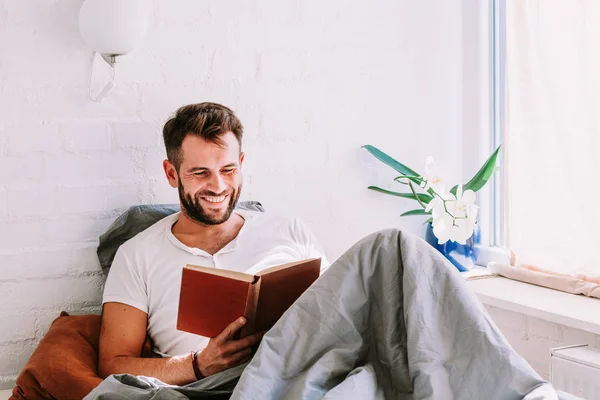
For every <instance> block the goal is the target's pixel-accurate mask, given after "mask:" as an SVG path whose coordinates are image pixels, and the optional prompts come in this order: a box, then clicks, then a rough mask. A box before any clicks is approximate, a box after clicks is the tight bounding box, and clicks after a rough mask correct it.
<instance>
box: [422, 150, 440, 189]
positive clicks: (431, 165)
mask: <svg viewBox="0 0 600 400" xmlns="http://www.w3.org/2000/svg"><path fill="white" fill-rule="evenodd" d="M421 187H422V188H423V189H424V190H425V191H427V190H429V188H432V189H433V190H434V191H435V192H436V193H444V192H445V191H446V185H444V183H443V182H442V178H441V176H440V173H439V170H438V168H437V166H436V164H435V162H434V161H433V157H431V156H429V157H427V160H425V176H424V177H423V182H421Z"/></svg>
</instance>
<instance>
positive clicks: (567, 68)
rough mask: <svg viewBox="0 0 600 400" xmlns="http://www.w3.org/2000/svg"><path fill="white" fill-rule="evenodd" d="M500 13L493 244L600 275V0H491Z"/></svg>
mask: <svg viewBox="0 0 600 400" xmlns="http://www.w3.org/2000/svg"><path fill="white" fill-rule="evenodd" d="M494 13H495V15H494V21H495V23H494V25H495V29H494V32H495V35H494V43H495V48H494V74H493V75H494V77H495V78H494V99H495V101H494V104H495V106H494V113H493V115H494V117H493V125H494V129H493V130H494V136H495V138H496V139H497V140H500V139H502V142H503V143H504V156H505V157H504V160H503V164H502V165H503V168H502V172H501V175H498V176H497V177H496V180H495V182H493V188H494V193H493V195H492V197H493V199H494V201H493V202H494V206H493V207H494V218H493V220H494V240H493V242H494V243H493V244H505V245H506V246H508V247H509V248H511V249H512V250H513V251H514V252H515V254H516V256H517V263H531V264H534V265H537V266H540V267H542V268H547V269H552V270H556V271H561V272H571V273H572V272H583V273H588V274H592V275H595V276H598V275H600V261H598V257H597V255H596V246H598V243H597V242H598V241H599V240H600V234H599V233H597V231H596V229H595V228H596V227H600V190H599V189H598V187H599V186H598V184H600V42H599V39H598V38H600V2H599V1H573V0H553V1H542V0H537V1H536V0H532V1H512V2H507V3H506V4H505V3H504V1H503V0H495V5H494ZM503 66H504V68H503ZM503 239H505V242H504V243H502V242H503Z"/></svg>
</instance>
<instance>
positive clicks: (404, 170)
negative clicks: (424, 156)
mask: <svg viewBox="0 0 600 400" xmlns="http://www.w3.org/2000/svg"><path fill="white" fill-rule="evenodd" d="M363 147H364V148H365V149H367V151H368V152H369V153H371V154H372V155H373V156H374V157H375V158H377V159H378V160H379V161H381V162H382V163H384V164H385V165H387V166H389V167H392V168H393V169H395V170H396V171H398V172H400V173H401V174H402V175H407V178H409V179H410V180H412V181H413V182H414V180H413V178H412V177H413V176H420V175H419V174H417V173H416V172H415V171H413V170H412V169H410V168H408V167H407V166H406V165H404V164H402V163H400V162H398V161H396V160H394V159H393V158H392V157H390V156H388V155H387V154H385V153H384V152H383V151H381V150H379V149H378V148H377V147H373V146H371V145H370V144H366V145H364V146H363ZM416 183H419V182H416Z"/></svg>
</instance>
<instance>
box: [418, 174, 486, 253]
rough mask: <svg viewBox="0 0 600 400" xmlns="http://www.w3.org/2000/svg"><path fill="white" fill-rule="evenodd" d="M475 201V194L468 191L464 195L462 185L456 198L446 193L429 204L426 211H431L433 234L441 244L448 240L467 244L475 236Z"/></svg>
mask: <svg viewBox="0 0 600 400" xmlns="http://www.w3.org/2000/svg"><path fill="white" fill-rule="evenodd" d="M475 200H476V196H475V192H473V191H472V190H466V191H465V192H464V193H463V188H462V185H459V186H458V190H457V191H456V196H455V195H453V194H452V193H444V194H442V195H440V196H439V197H435V198H434V199H433V200H431V202H429V204H428V205H427V208H426V209H425V210H426V211H431V216H432V218H433V222H432V225H433V234H434V235H435V237H437V238H438V243H439V244H444V243H446V242H447V241H448V240H451V241H454V242H457V243H460V244H466V242H467V239H469V238H470V237H471V235H473V230H474V229H475V223H476V221H477V211H478V207H477V206H476V205H475Z"/></svg>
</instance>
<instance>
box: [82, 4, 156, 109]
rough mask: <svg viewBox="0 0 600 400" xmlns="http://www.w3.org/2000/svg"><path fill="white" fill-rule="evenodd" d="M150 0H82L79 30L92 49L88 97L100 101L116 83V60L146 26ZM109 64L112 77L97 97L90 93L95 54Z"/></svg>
mask: <svg viewBox="0 0 600 400" xmlns="http://www.w3.org/2000/svg"><path fill="white" fill-rule="evenodd" d="M149 4H150V0H85V1H84V2H83V4H82V5H81V9H80V10H79V32H80V33H81V37H82V38H83V40H84V42H85V43H86V44H87V45H88V46H90V47H91V48H92V49H93V50H94V51H95V54H94V59H93V60H92V68H91V71H90V98H91V99H92V100H94V101H97V102H100V101H102V100H103V99H104V98H105V97H106V96H107V95H108V93H109V92H110V91H111V90H112V89H113V88H114V87H115V77H116V69H115V64H116V63H117V62H119V59H120V57H121V56H123V55H126V54H129V53H131V52H132V51H133V50H134V49H135V48H136V46H137V45H138V44H139V43H140V42H141V40H142V39H143V38H144V35H145V34H146V30H147V29H148V10H149ZM97 54H100V55H101V56H102V58H103V59H104V60H105V61H106V62H107V63H108V64H109V65H110V66H111V69H112V77H111V79H110V81H109V82H108V83H107V84H106V86H105V87H104V88H103V89H102V90H101V91H100V93H99V94H98V96H97V97H96V98H93V97H92V87H91V86H92V74H93V70H94V61H95V60H96V55H97Z"/></svg>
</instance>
